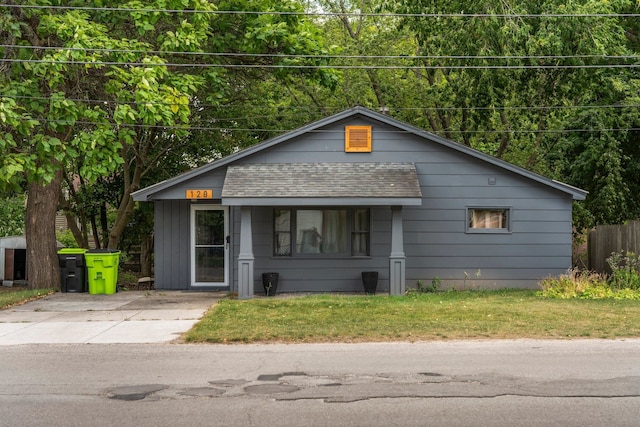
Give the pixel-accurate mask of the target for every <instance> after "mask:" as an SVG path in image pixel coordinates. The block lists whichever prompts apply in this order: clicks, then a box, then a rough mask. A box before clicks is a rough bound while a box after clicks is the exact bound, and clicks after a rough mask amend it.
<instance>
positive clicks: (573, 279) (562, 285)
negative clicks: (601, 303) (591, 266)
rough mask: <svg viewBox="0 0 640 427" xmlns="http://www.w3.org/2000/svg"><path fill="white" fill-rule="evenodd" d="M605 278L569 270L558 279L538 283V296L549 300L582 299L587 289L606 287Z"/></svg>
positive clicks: (546, 279) (583, 271)
mask: <svg viewBox="0 0 640 427" xmlns="http://www.w3.org/2000/svg"><path fill="white" fill-rule="evenodd" d="M606 286H607V282H606V277H605V276H603V275H600V274H597V273H591V272H589V271H585V270H582V271H581V270H578V269H571V270H569V271H568V272H567V273H566V274H562V275H560V276H558V277H547V278H545V279H543V280H542V281H541V282H540V287H541V288H542V290H541V291H540V294H541V295H542V296H544V297H549V298H562V299H566V298H582V295H584V294H585V292H586V291H587V290H588V289H591V288H600V287H606Z"/></svg>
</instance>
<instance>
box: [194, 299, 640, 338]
mask: <svg viewBox="0 0 640 427" xmlns="http://www.w3.org/2000/svg"><path fill="white" fill-rule="evenodd" d="M639 336H640V303H638V302H637V301H629V300H578V299H573V300H558V299H548V298H543V297H540V296H537V295H536V293H535V291H521V290H501V291H475V292H442V293H435V294H415V295H409V296H403V297H390V296H336V295H319V296H301V297H294V298H269V299H267V298H261V299H254V300H245V301H240V300H233V299H226V300H222V301H220V302H218V304H216V305H215V306H214V307H212V309H211V310H210V311H209V312H208V313H207V314H206V316H205V317H204V318H203V319H202V320H201V321H200V322H199V323H198V324H197V325H195V326H194V327H193V328H192V329H191V330H190V331H189V332H188V333H187V334H185V336H184V338H185V340H186V341H187V342H212V343H234V342H246V343H248V342H288V343H289V342H375V341H418V340H442V339H450V340H451V339H487V338H494V339H501V338H573V337H585V338H619V337H639Z"/></svg>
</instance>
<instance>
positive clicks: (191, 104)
mask: <svg viewBox="0 0 640 427" xmlns="http://www.w3.org/2000/svg"><path fill="white" fill-rule="evenodd" d="M2 98H8V99H25V100H35V101H49V100H51V99H57V98H54V97H51V96H21V95H2V96H0V100H2ZM63 99H64V100H66V101H71V102H77V103H87V104H103V105H165V106H170V105H187V106H189V107H192V108H196V109H198V108H216V109H222V110H224V109H243V110H245V111H247V110H249V111H250V110H257V111H264V110H267V111H272V110H279V109H280V108H282V109H283V110H285V111H289V110H291V109H293V110H297V111H308V112H316V111H321V108H319V107H318V108H309V107H299V106H293V107H277V106H275V107H271V106H261V105H250V106H247V105H218V104H208V103H201V102H199V101H190V102H189V103H187V104H176V103H171V102H158V101H139V102H137V101H119V100H114V99H111V100H107V99H82V98H66V97H65V98H63ZM389 108H390V109H391V110H393V111H538V110H583V109H584V110H588V109H602V108H612V109H613V108H615V109H625V108H640V104H606V105H604V104H589V105H539V106H536V105H531V106H505V105H503V106H491V107H481V106H477V107H474V106H467V107H427V106H425V107H389ZM273 114H278V115H294V113H289V114H285V113H283V112H278V113H272V114H268V115H264V116H244V117H238V118H230V117H221V118H218V119H216V120H225V121H228V120H250V119H257V118H266V117H273Z"/></svg>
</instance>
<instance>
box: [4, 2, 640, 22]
mask: <svg viewBox="0 0 640 427" xmlns="http://www.w3.org/2000/svg"><path fill="white" fill-rule="evenodd" d="M0 7H6V8H18V9H41V10H81V11H96V12H146V13H184V14H211V15H258V16H259V15H281V16H319V17H323V16H325V17H326V16H353V17H361V16H362V17H388V18H466V19H468V18H637V17H640V13H521V14H519V13H473V12H470V13H465V12H464V11H462V12H460V13H440V12H435V13H391V12H386V13H385V12H380V13H373V12H371V13H367V12H331V11H322V12H313V11H306V12H296V11H277V10H274V11H257V10H256V11H250V10H195V9H158V8H130V7H129V8H128V7H91V6H44V5H14V4H0Z"/></svg>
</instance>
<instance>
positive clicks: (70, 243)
mask: <svg viewBox="0 0 640 427" xmlns="http://www.w3.org/2000/svg"><path fill="white" fill-rule="evenodd" d="M56 240H57V241H58V242H60V243H62V244H63V245H64V247H65V248H77V247H79V246H78V242H76V238H75V237H73V233H72V232H71V231H70V230H65V231H56Z"/></svg>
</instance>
